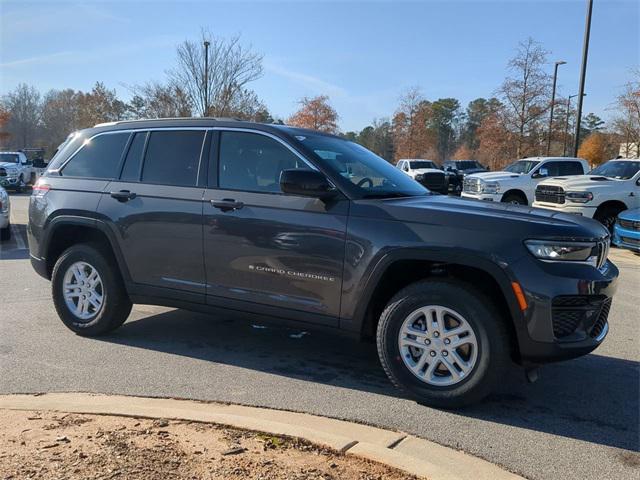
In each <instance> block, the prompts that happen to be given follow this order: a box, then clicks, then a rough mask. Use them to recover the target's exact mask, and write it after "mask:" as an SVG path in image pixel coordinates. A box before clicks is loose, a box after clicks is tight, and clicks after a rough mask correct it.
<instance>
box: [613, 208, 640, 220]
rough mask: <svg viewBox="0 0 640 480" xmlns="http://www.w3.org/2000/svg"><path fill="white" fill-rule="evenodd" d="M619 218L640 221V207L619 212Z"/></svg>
mask: <svg viewBox="0 0 640 480" xmlns="http://www.w3.org/2000/svg"><path fill="white" fill-rule="evenodd" d="M618 218H621V219H622V220H631V221H632V222H640V208H633V209H631V210H625V211H623V212H620V213H619V214H618Z"/></svg>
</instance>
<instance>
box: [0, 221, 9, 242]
mask: <svg viewBox="0 0 640 480" xmlns="http://www.w3.org/2000/svg"><path fill="white" fill-rule="evenodd" d="M10 239H11V224H9V225H7V226H6V227H4V228H0V240H2V241H7V240H10Z"/></svg>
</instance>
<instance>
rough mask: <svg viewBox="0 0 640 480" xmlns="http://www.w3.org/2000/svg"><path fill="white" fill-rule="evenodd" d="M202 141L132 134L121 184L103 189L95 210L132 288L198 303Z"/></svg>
mask: <svg viewBox="0 0 640 480" xmlns="http://www.w3.org/2000/svg"><path fill="white" fill-rule="evenodd" d="M204 142H205V131H204V130H164V131H163V130H157V131H150V132H137V133H136V134H135V136H134V137H133V139H132V141H131V144H130V146H129V150H128V153H127V157H126V160H125V163H124V166H123V169H122V173H121V177H120V179H119V180H116V181H114V182H112V183H111V184H110V185H109V186H108V187H107V188H106V189H105V192H104V194H103V198H102V200H101V202H100V206H99V213H100V215H101V216H102V217H103V218H105V219H107V221H108V223H109V224H110V225H112V228H113V229H114V234H115V235H116V236H117V240H118V242H119V243H120V245H121V250H122V253H123V255H124V257H125V261H126V264H127V266H128V268H129V274H130V276H131V280H132V281H133V282H134V283H136V284H138V285H145V286H151V287H158V288H162V289H163V290H162V291H156V293H158V294H162V295H164V296H167V297H176V298H181V299H188V300H191V301H199V302H201V303H204V294H205V276H204V265H203V259H202V196H203V193H204V178H202V180H201V179H200V176H201V172H200V169H201V168H202V165H201V159H200V157H201V154H202V151H203V150H204ZM202 163H205V162H202ZM199 184H200V185H202V186H198V185H199ZM172 292H173V293H172ZM178 292H179V293H180V295H178ZM147 293H148V292H147ZM189 294H191V296H187V297H185V295H189Z"/></svg>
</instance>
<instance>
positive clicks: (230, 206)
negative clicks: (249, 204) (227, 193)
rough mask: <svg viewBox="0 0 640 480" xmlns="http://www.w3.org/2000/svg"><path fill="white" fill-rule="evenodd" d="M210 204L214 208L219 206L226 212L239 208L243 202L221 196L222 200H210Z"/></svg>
mask: <svg viewBox="0 0 640 480" xmlns="http://www.w3.org/2000/svg"><path fill="white" fill-rule="evenodd" d="M210 203H211V206H213V207H215V208H219V209H220V210H222V211H223V212H228V211H231V210H240V209H241V208H242V207H244V203H242V202H236V201H235V200H234V199H232V198H223V199H222V200H210Z"/></svg>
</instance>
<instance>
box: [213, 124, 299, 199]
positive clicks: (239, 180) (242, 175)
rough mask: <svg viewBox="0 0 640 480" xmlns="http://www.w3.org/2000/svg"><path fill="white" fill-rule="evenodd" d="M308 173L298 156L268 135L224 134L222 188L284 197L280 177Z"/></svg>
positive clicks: (221, 168) (220, 162)
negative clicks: (292, 171) (293, 172)
mask: <svg viewBox="0 0 640 480" xmlns="http://www.w3.org/2000/svg"><path fill="white" fill-rule="evenodd" d="M289 169H307V170H308V169H309V166H308V165H307V164H306V163H304V162H303V161H302V160H301V159H300V158H299V157H298V156H297V155H296V154H294V153H293V152H292V151H291V150H289V149H288V148H286V147H285V146H284V145H282V144H281V143H280V142H278V141H276V140H274V139H272V138H269V137H267V136H265V135H260V134H256V133H248V132H222V135H221V139H220V161H219V186H220V188H221V189H227V190H241V191H245V192H265V193H281V190H280V173H281V172H282V170H289Z"/></svg>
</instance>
